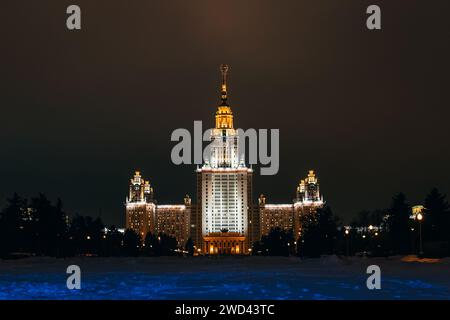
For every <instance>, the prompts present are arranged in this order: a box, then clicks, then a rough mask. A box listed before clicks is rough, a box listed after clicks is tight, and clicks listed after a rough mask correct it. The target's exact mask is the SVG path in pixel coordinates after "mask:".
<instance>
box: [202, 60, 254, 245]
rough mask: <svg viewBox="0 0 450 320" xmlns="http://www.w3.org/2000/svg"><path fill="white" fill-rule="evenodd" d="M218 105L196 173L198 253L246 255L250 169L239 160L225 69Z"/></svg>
mask: <svg viewBox="0 0 450 320" xmlns="http://www.w3.org/2000/svg"><path fill="white" fill-rule="evenodd" d="M220 71H221V73H222V84H221V90H220V98H221V102H220V105H219V106H218V108H217V111H216V116H215V118H216V126H215V128H214V129H212V130H211V138H210V141H211V144H210V149H209V151H210V152H209V154H207V155H206V156H205V159H204V163H203V165H202V166H201V168H199V169H197V184H198V191H197V192H198V195H197V196H198V205H199V208H198V209H199V210H200V211H201V241H202V251H203V252H204V253H207V254H246V253H248V247H249V243H248V237H247V233H248V216H249V212H250V210H251V207H252V205H251V204H252V197H251V194H252V169H250V168H248V167H247V166H246V164H245V161H244V159H243V158H242V159H239V150H238V134H237V131H236V130H235V129H234V126H233V112H232V111H231V108H230V106H229V105H228V91H227V77H228V72H229V67H228V66H227V65H221V67H220Z"/></svg>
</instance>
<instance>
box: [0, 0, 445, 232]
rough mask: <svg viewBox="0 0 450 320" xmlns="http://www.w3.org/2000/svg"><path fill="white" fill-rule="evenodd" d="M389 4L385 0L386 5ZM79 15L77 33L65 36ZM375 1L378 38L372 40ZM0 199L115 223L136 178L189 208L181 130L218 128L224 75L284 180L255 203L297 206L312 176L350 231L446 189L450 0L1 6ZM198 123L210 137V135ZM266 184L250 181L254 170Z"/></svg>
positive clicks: (189, 176) (258, 186) (235, 103)
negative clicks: (368, 216) (43, 202)
mask: <svg viewBox="0 0 450 320" xmlns="http://www.w3.org/2000/svg"><path fill="white" fill-rule="evenodd" d="M393 2H394V3H393ZM70 4H78V5H79V6H80V7H81V10H82V30H81V31H69V30H67V29H66V17H67V15H66V13H65V11H66V8H67V6H68V5H70ZM369 4H378V5H380V6H381V10H382V30H381V31H369V30H367V28H366V17H367V15H366V13H365V11H366V8H367V6H368V5H369ZM0 8H1V9H0V21H1V22H0V25H1V28H0V40H1V47H0V48H1V50H0V58H1V69H0V106H1V116H0V117H1V118H0V119H1V125H0V139H1V140H0V141H1V148H0V164H1V165H0V204H1V205H4V204H5V199H6V198H7V197H8V196H10V195H11V194H12V193H13V192H14V191H17V192H19V193H20V194H22V195H23V196H26V197H30V196H34V195H36V194H37V193H38V192H44V193H46V194H47V195H48V196H49V197H50V198H51V199H53V200H54V199H56V197H58V196H59V197H61V198H62V200H63V202H64V205H65V208H66V210H67V211H68V212H69V213H71V214H74V213H80V214H88V215H93V216H96V215H98V214H99V211H100V208H101V213H102V218H103V220H104V221H105V222H106V223H107V224H112V223H115V224H118V225H123V224H124V201H125V197H126V196H127V191H128V181H129V179H130V178H131V176H132V174H133V172H134V170H135V169H140V170H141V171H142V172H143V175H144V176H145V178H147V179H149V180H150V181H151V183H152V185H153V187H154V189H155V191H156V198H157V199H158V201H159V203H163V204H164V203H181V202H182V198H183V196H184V195H185V193H189V194H191V196H193V197H194V196H195V174H194V169H195V168H194V166H175V165H173V164H172V163H171V161H170V151H171V148H172V147H173V145H174V143H172V142H170V134H171V132H172V131H173V130H174V129H176V128H187V129H189V130H190V131H191V132H192V130H193V121H194V120H203V121H204V125H205V126H207V125H208V126H213V125H214V113H215V111H216V108H217V105H218V103H219V84H220V74H219V65H220V64H221V63H227V64H229V65H230V77H229V103H230V105H231V107H232V109H233V112H234V115H235V127H239V128H267V129H270V128H279V129H280V145H281V146H280V148H281V149H280V171H279V173H278V174H277V175H276V176H264V177H261V176H259V174H256V176H255V180H254V185H255V196H256V195H258V194H260V193H264V194H265V195H266V196H267V198H268V202H273V203H290V202H291V200H292V198H293V197H294V193H295V188H296V185H297V184H298V182H299V180H300V179H301V178H303V177H304V176H305V175H306V173H307V170H308V169H315V170H316V171H317V172H318V175H319V179H320V183H321V185H320V187H321V191H322V193H323V194H324V197H325V200H326V201H327V202H328V203H329V204H330V206H331V207H332V209H333V210H334V211H335V213H336V214H338V215H339V216H341V217H343V218H344V219H346V220H349V219H351V217H352V216H354V215H355V214H356V213H357V212H358V211H360V210H362V209H375V208H385V207H388V206H389V203H390V199H391V196H392V195H393V194H394V193H396V192H399V191H403V192H405V193H406V195H407V197H408V201H410V203H412V204H416V203H420V202H421V201H422V200H423V198H424V197H425V195H426V193H427V192H428V191H429V190H430V189H431V187H434V186H436V187H438V188H440V190H441V191H442V192H444V193H448V192H449V191H450V170H449V169H448V164H449V162H450V149H449V138H450V130H449V116H450V111H449V106H450V98H449V97H450V89H449V84H450V81H449V77H450V62H449V58H450V43H449V42H450V26H449V19H448V14H449V10H448V9H449V1H448V0H442V1H439V0H435V1H425V0H422V1H411V0H408V1H407V0H402V1H379V0H377V1H375V0H373V1H359V0H339V1H336V0H321V1H316V0H314V1H313V0H307V1H306V0H292V1H286V0H284V1H275V0H271V1H267V0H246V1H242V0H234V1H220V2H219V1H212V0H204V1H185V0H183V1H181V0H179V1H174V0H159V1H155V0H146V1H137V0H135V1H111V0H109V1H98V0H97V1H87V0H75V1H73V0H71V1H65V0H64V1H51V0H40V1H8V2H6V1H3V2H2V3H1V5H0ZM205 129H206V128H205ZM257 172H259V170H258V171H257Z"/></svg>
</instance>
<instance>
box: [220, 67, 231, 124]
mask: <svg viewBox="0 0 450 320" xmlns="http://www.w3.org/2000/svg"><path fill="white" fill-rule="evenodd" d="M228 70H229V67H228V65H226V64H223V65H221V66H220V71H221V72H222V86H221V91H220V94H221V99H222V103H221V104H220V106H219V107H218V109H217V112H216V129H233V112H231V108H230V107H229V106H228V103H227V98H228V93H227V74H228Z"/></svg>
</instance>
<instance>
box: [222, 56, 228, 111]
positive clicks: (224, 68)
mask: <svg viewBox="0 0 450 320" xmlns="http://www.w3.org/2000/svg"><path fill="white" fill-rule="evenodd" d="M228 70H229V67H228V65H227V64H222V65H220V72H221V73H222V87H221V99H222V106H227V105H228V104H227V75H228Z"/></svg>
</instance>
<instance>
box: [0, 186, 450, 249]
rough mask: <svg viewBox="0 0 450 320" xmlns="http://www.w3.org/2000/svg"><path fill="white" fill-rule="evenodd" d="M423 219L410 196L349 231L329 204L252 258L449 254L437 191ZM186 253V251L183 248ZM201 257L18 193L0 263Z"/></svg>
mask: <svg viewBox="0 0 450 320" xmlns="http://www.w3.org/2000/svg"><path fill="white" fill-rule="evenodd" d="M423 205H424V207H425V209H424V214H423V220H421V221H418V220H417V219H411V215H412V208H411V205H410V204H409V203H408V202H407V199H406V197H405V195H404V194H403V193H399V194H397V195H395V196H394V197H393V198H392V202H391V205H390V207H389V208H387V209H377V210H374V211H361V212H360V213H358V215H357V217H356V219H355V220H354V221H352V223H351V224H350V225H349V226H346V227H344V225H343V223H342V222H341V221H339V219H338V218H337V217H336V216H335V215H334V214H333V212H332V210H331V208H330V207H329V206H325V207H323V208H321V209H318V210H317V213H316V214H315V215H309V216H308V215H305V216H303V218H302V221H301V225H302V229H301V233H300V235H294V234H293V232H292V230H282V229H279V228H275V229H273V230H271V232H270V233H269V234H268V235H266V236H263V237H262V239H261V240H260V241H258V242H256V243H254V245H253V248H252V254H253V255H271V256H272V255H274V256H289V255H298V256H301V257H319V256H321V255H327V254H337V255H355V254H363V255H368V256H389V255H396V254H400V255H404V254H419V250H420V249H419V248H420V238H419V234H420V233H421V234H422V242H421V243H422V248H421V249H422V254H423V255H424V256H429V257H442V256H450V207H449V204H448V202H447V201H446V197H445V196H444V195H442V194H441V193H440V192H439V191H438V190H437V189H436V188H434V189H432V190H431V192H430V193H429V194H428V195H427V196H426V198H425V200H424V202H423ZM182 249H183V250H182ZM182 253H184V254H189V255H194V243H193V241H192V239H188V241H187V242H186V244H185V246H184V248H178V247H177V241H176V239H175V238H174V237H171V236H168V235H165V234H151V233H149V234H147V235H146V236H145V238H144V239H141V238H140V237H139V235H138V234H136V233H135V232H134V231H132V230H125V232H124V233H122V232H119V230H118V229H117V228H116V227H115V226H111V227H110V228H108V229H105V226H104V224H103V222H102V221H101V219H100V218H96V219H93V218H91V217H88V216H80V215H76V216H74V217H73V218H71V219H69V217H68V216H67V214H66V213H65V212H64V210H63V205H62V202H61V200H59V199H58V200H57V201H56V203H52V202H51V201H49V200H48V199H47V198H46V197H45V195H43V194H40V195H39V196H37V197H35V198H32V199H30V200H27V199H23V198H21V197H20V196H19V195H17V194H14V195H13V196H12V197H11V198H9V199H7V204H6V206H5V207H4V208H3V209H2V210H1V211H0V257H15V256H21V255H43V256H44V255H45V256H54V257H67V256H76V255H93V256H139V255H142V256H163V255H176V254H182Z"/></svg>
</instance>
